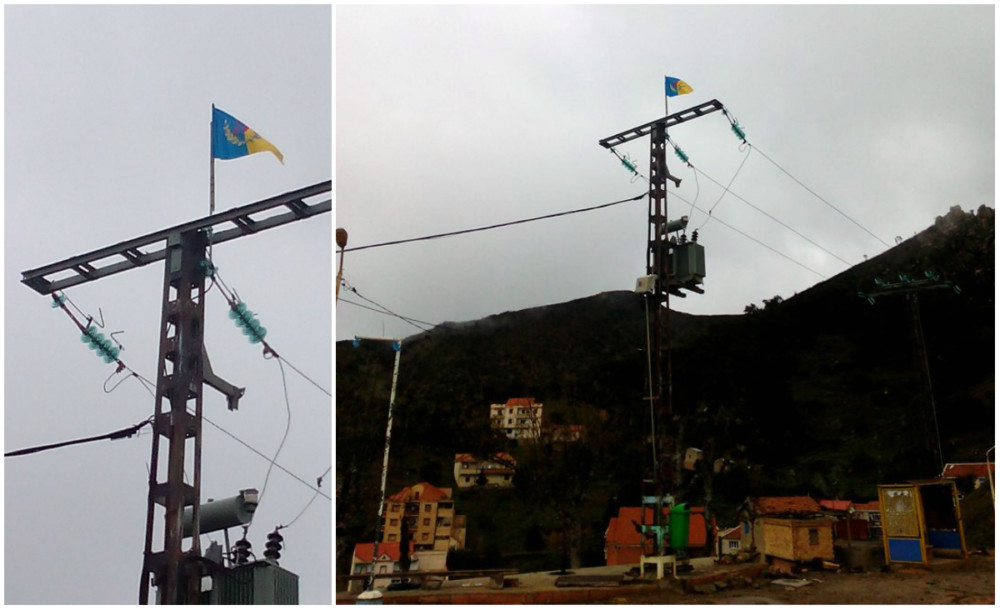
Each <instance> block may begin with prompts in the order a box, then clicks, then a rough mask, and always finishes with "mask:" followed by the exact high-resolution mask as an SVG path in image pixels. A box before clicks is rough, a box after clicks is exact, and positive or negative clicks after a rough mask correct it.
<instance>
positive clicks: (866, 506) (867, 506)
mask: <svg viewBox="0 0 1000 610" xmlns="http://www.w3.org/2000/svg"><path fill="white" fill-rule="evenodd" d="M854 510H879V507H878V500H875V501H874V502H861V503H858V504H855V505H854Z"/></svg>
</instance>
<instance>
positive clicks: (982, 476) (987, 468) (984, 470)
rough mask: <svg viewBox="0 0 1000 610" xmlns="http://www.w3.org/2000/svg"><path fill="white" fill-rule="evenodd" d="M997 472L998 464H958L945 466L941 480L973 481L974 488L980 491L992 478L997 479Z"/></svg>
mask: <svg viewBox="0 0 1000 610" xmlns="http://www.w3.org/2000/svg"><path fill="white" fill-rule="evenodd" d="M996 472H997V471H996V464H994V463H992V462H956V463H953V464H945V465H944V470H942V471H941V478H942V479H953V480H955V481H959V480H962V479H971V480H972V488H973V489H979V486H980V485H982V484H984V483H986V482H987V481H988V480H989V479H990V478H991V477H996Z"/></svg>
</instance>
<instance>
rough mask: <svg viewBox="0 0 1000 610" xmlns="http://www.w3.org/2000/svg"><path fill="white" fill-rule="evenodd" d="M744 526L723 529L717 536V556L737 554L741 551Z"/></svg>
mask: <svg viewBox="0 0 1000 610" xmlns="http://www.w3.org/2000/svg"><path fill="white" fill-rule="evenodd" d="M741 530H742V528H741V527H740V526H739V525H736V526H733V527H731V528H729V529H725V530H721V531H720V532H719V534H718V536H717V537H716V544H717V548H716V549H715V551H716V556H717V557H722V556H723V555H735V554H736V553H739V552H740V539H741V538H742V536H743V533H742V531H741Z"/></svg>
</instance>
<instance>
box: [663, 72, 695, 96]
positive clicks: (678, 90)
mask: <svg viewBox="0 0 1000 610" xmlns="http://www.w3.org/2000/svg"><path fill="white" fill-rule="evenodd" d="M663 78H664V84H665V88H666V90H667V97H674V96H675V95H684V94H685V93H691V92H692V91H694V89H692V88H691V85H689V84H687V83H685V82H684V81H682V80H681V79H679V78H671V77H669V76H664V77H663Z"/></svg>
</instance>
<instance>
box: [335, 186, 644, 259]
mask: <svg viewBox="0 0 1000 610" xmlns="http://www.w3.org/2000/svg"><path fill="white" fill-rule="evenodd" d="M645 196H646V193H642V194H641V195H637V196H635V197H629V198H628V199H621V200H619V201H612V202H610V203H602V204H599V205H594V206H590V207H586V208H578V209H575V210H568V211H566V212H556V213H555V214H546V215H544V216H535V217H533V218H524V219H522V220H514V221H511V222H503V223H500V224H495V225H489V226H485V227H477V228H475V229H463V230H461V231H451V232H449V233H438V234H436V235H425V236H424V237H413V238H410V239H397V240H395V241H387V242H382V243H378V244H368V245H367V246H356V247H354V248H344V249H343V250H341V252H356V251H358V250H367V249H369V248H381V247H383V246H396V245H399V244H406V243H410V242H414V241H426V240H429V239H438V238H441V237H451V236H454V235H464V234H466V233H475V232H476V231H487V230H489V229H499V228H501V227H509V226H512V225H519V224H524V223H527V222H534V221H536V220H546V219H549V218H558V217H560V216H569V215H570V214H579V213H581V212H591V211H593V210H600V209H601V208H608V207H611V206H613V205H619V204H622V203H628V202H629V201H638V200H640V199H642V198H643V197H645Z"/></svg>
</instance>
